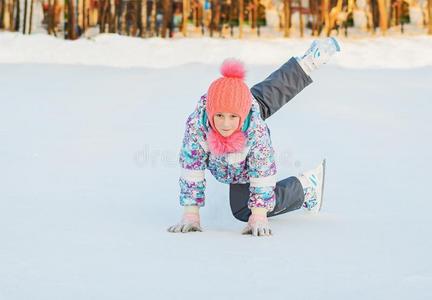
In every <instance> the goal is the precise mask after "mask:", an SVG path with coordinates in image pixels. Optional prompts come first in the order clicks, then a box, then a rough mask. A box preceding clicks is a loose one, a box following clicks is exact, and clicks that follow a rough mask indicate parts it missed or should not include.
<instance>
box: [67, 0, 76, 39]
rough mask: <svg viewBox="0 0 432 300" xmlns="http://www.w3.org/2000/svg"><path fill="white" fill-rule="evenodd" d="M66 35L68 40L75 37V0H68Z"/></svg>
mask: <svg viewBox="0 0 432 300" xmlns="http://www.w3.org/2000/svg"><path fill="white" fill-rule="evenodd" d="M68 37H69V39H70V40H76V39H77V33H76V16H75V0H68Z"/></svg>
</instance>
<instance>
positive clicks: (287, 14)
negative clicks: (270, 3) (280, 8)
mask: <svg viewBox="0 0 432 300" xmlns="http://www.w3.org/2000/svg"><path fill="white" fill-rule="evenodd" d="M290 21H291V0H284V37H286V38H287V37H289V36H290Z"/></svg>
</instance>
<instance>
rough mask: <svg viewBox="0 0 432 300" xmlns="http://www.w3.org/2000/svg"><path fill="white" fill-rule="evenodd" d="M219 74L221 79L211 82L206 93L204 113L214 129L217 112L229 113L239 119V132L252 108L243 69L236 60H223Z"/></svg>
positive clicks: (240, 63) (241, 64)
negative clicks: (214, 118) (205, 112)
mask: <svg viewBox="0 0 432 300" xmlns="http://www.w3.org/2000/svg"><path fill="white" fill-rule="evenodd" d="M220 72H221V74H222V77H220V78H219V79H216V80H215V81H213V82H212V83H211V85H210V87H209V89H208V92H207V104H206V111H207V115H208V120H209V122H210V125H211V127H212V128H213V129H215V126H214V121H213V117H214V115H215V114H216V113H217V112H229V113H233V114H236V115H238V116H239V117H240V124H239V128H237V130H240V129H241V127H242V125H243V122H244V121H245V119H246V117H247V115H248V114H249V111H250V109H251V106H252V99H251V94H250V90H249V87H248V86H247V85H246V84H245V82H244V78H245V73H246V71H245V67H244V65H243V63H242V62H241V61H239V60H236V59H227V60H225V61H224V62H223V63H222V65H221V67H220Z"/></svg>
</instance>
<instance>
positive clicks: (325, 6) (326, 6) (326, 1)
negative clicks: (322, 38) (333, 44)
mask: <svg viewBox="0 0 432 300" xmlns="http://www.w3.org/2000/svg"><path fill="white" fill-rule="evenodd" d="M329 10H330V0H323V2H322V10H321V13H322V19H324V28H325V30H324V32H325V34H326V36H330V31H331V28H330V12H329Z"/></svg>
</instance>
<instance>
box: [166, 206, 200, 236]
mask: <svg viewBox="0 0 432 300" xmlns="http://www.w3.org/2000/svg"><path fill="white" fill-rule="evenodd" d="M168 231H169V232H183V233H186V232H191V231H202V229H201V226H200V216H199V213H198V212H187V211H185V212H184V213H183V217H182V219H181V221H180V222H179V223H177V224H176V225H173V226H170V227H169V228H168Z"/></svg>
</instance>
